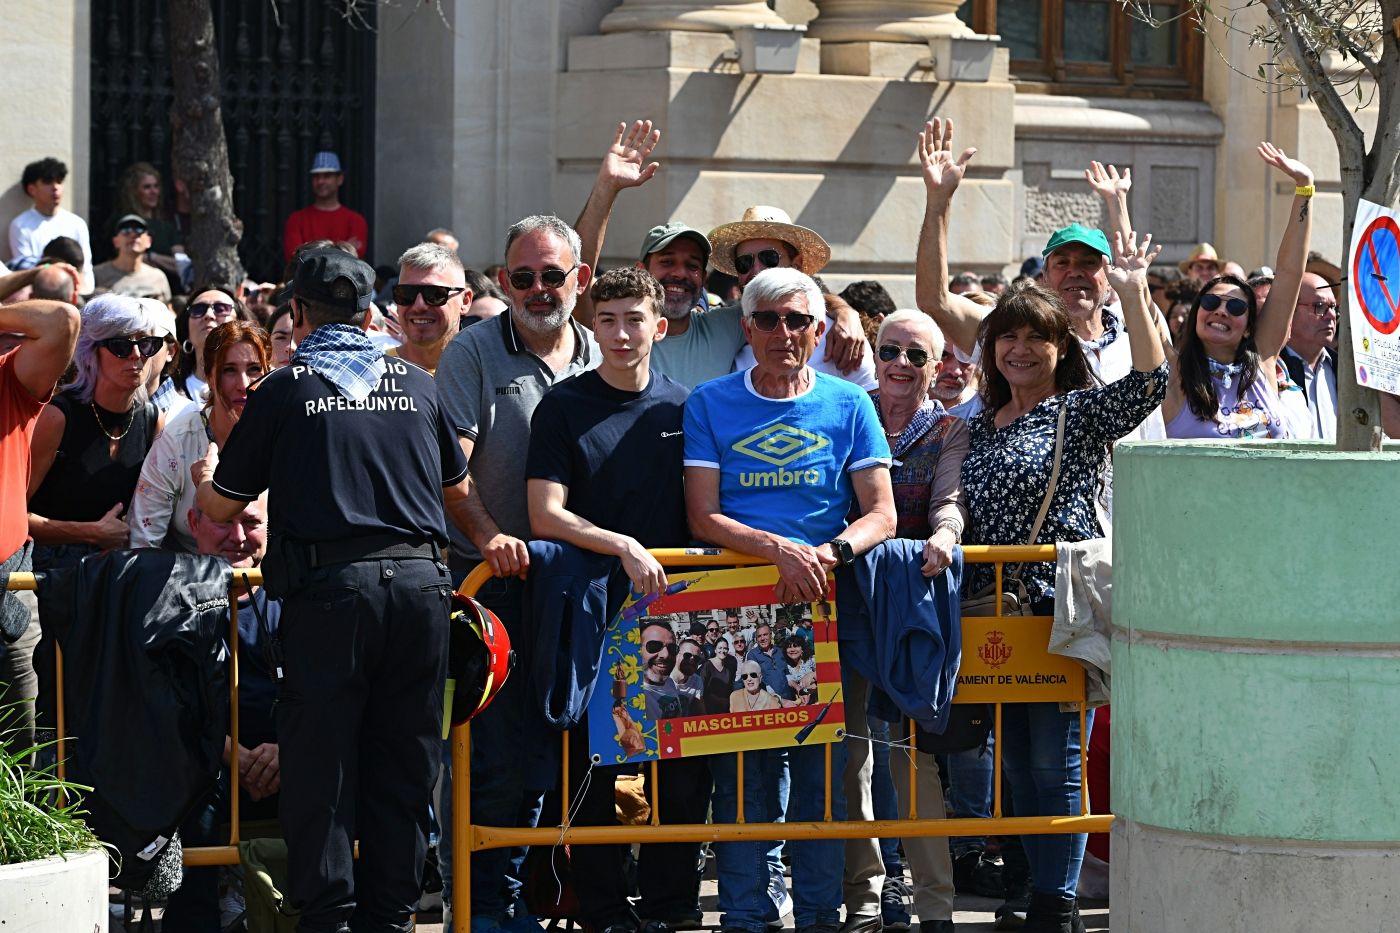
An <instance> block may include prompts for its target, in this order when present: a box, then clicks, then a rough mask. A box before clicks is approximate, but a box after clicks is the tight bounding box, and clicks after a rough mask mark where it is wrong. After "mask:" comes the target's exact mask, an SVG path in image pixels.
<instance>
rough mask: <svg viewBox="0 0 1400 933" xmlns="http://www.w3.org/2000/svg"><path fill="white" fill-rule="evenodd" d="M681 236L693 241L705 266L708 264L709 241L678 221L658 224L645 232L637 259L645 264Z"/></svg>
mask: <svg viewBox="0 0 1400 933" xmlns="http://www.w3.org/2000/svg"><path fill="white" fill-rule="evenodd" d="M679 236H683V237H686V238H687V239H690V240H693V241H695V244H696V245H697V246H699V247H700V253H701V255H702V256H704V261H705V264H706V265H709V263H710V241H709V239H708V238H707V237H706V236H705V234H703V233H701V232H700V231H699V230H696V229H695V228H694V227H688V226H686V225H685V224H683V223H681V222H680V221H678V220H676V221H672V222H671V223H669V224H658V225H657V226H655V227H652V228H651V229H650V230H648V231H647V235H646V237H645V238H644V239H643V240H642V255H641V256H640V257H638V258H640V259H641V260H642V262H646V260H647V257H648V256H650V255H651V254H652V253H654V252H656V251H657V250H661V249H665V248H666V246H667V245H668V244H669V243H670V242H671V241H672V240H674V239H675V238H676V237H679Z"/></svg>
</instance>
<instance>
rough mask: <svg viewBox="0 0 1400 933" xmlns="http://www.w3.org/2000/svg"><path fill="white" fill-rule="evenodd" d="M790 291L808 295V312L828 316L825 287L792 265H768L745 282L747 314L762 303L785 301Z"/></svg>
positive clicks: (744, 300) (818, 316)
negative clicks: (824, 295) (771, 266)
mask: <svg viewBox="0 0 1400 933" xmlns="http://www.w3.org/2000/svg"><path fill="white" fill-rule="evenodd" d="M789 295H805V296H806V297H807V313H808V314H810V315H812V316H813V317H815V318H816V319H817V320H821V319H823V318H824V317H826V299H824V298H822V290H821V289H820V288H818V287H817V283H816V282H814V281H813V280H812V277H811V276H810V275H807V274H806V273H805V272H802V271H800V270H798V269H795V268H793V267H791V266H788V267H786V268H777V269H764V270H763V271H762V272H760V273H759V274H758V275H756V276H754V277H753V279H752V280H751V281H750V282H749V284H747V285H745V286H744V293H743V295H742V296H740V298H739V303H740V304H741V305H743V308H744V317H752V316H753V313H754V312H755V311H757V310H758V306H759V305H761V304H770V303H772V302H775V301H782V300H783V299H784V298H787V297H788V296H789Z"/></svg>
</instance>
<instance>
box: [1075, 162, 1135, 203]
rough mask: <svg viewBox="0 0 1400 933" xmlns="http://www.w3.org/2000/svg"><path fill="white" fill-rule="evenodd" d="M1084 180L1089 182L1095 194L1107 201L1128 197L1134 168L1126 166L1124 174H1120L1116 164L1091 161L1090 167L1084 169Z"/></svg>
mask: <svg viewBox="0 0 1400 933" xmlns="http://www.w3.org/2000/svg"><path fill="white" fill-rule="evenodd" d="M1084 180H1085V181H1087V182H1088V183H1089V187H1090V188H1092V189H1093V190H1094V194H1097V195H1098V196H1099V197H1101V198H1103V199H1104V200H1105V201H1111V200H1113V199H1115V198H1118V197H1127V195H1128V192H1129V191H1130V190H1132V187H1133V170H1132V169H1130V168H1125V169H1123V174H1122V175H1119V174H1118V167H1117V166H1115V165H1104V164H1103V163H1102V162H1090V163H1089V167H1088V168H1086V169H1085V170H1084Z"/></svg>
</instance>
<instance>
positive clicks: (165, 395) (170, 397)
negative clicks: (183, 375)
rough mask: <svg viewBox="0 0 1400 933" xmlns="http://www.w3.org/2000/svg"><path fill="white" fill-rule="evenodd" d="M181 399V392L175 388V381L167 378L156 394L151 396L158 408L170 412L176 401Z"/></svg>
mask: <svg viewBox="0 0 1400 933" xmlns="http://www.w3.org/2000/svg"><path fill="white" fill-rule="evenodd" d="M179 397H180V393H179V391H178V390H177V389H176V388H175V380H174V379H171V378H170V377H169V376H166V377H165V379H164V380H162V381H161V384H160V385H159V386H158V387H157V388H156V392H155V394H154V395H152V396H151V401H153V402H155V403H156V407H157V408H159V409H160V410H161V411H169V410H170V406H171V405H174V404H175V400H176V399H178V398H179Z"/></svg>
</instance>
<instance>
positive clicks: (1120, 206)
mask: <svg viewBox="0 0 1400 933" xmlns="http://www.w3.org/2000/svg"><path fill="white" fill-rule="evenodd" d="M952 145H953V124H952V121H943V120H938V119H936V120H934V121H933V122H931V123H929V124H928V125H927V126H926V127H925V129H924V131H923V132H922V133H920V134H919V144H918V150H919V151H918V155H919V160H920V162H921V163H922V165H923V178H924V187H925V189H926V191H927V197H928V200H927V204H926V207H925V213H924V226H923V230H922V231H921V232H920V234H919V251H918V259H917V264H916V266H915V280H914V295H915V301H916V302H917V303H918V306H919V308H920V309H922V310H924V311H925V312H927V313H928V314H929V315H930V316H931V317H932V318H933V319H934V321H935V322H936V323H937V324H938V326H939V327H940V328H942V330H943V333H944V335H945V336H946V337H947V339H948V340H949V341H950V342H951V343H953V344H954V345H955V346H956V347H957V348H958V349H960V350H961V351H962V352H963V353H964V354H968V355H971V354H972V353H973V352H974V350H975V344H976V342H977V330H978V327H979V326H980V325H981V323H982V318H983V317H985V316H986V314H987V313H988V312H987V309H986V308H984V307H982V306H981V305H979V304H977V303H976V302H973V301H971V300H969V299H967V298H965V297H963V296H962V295H954V294H952V292H950V291H949V289H948V214H949V210H950V208H951V206H952V201H953V194H954V192H956V191H957V188H958V184H959V183H960V182H961V181H962V177H963V173H964V172H965V171H966V168H967V163H968V162H969V161H970V160H971V158H972V156H973V155H974V154H975V153H976V151H977V150H975V149H967V150H964V151H963V153H962V154H961V155H960V156H957V155H954V154H953V149H952ZM1095 165H1096V166H1097V163H1095ZM1087 174H1088V177H1089V180H1090V184H1091V186H1092V187H1093V188H1094V190H1095V192H1097V193H1098V194H1100V195H1101V196H1102V197H1104V199H1105V200H1106V201H1108V202H1109V217H1110V221H1111V224H1110V225H1111V226H1112V227H1113V229H1115V230H1121V229H1125V228H1126V225H1127V224H1128V218H1127V187H1126V186H1122V187H1115V186H1114V185H1112V184H1109V183H1108V181H1109V178H1108V176H1107V175H1106V174H1104V173H1103V171H1102V169H1101V168H1096V169H1091V170H1090V173H1087ZM1114 174H1115V175H1116V173H1114ZM1041 255H1042V256H1043V257H1044V258H1045V269H1044V271H1043V272H1042V273H1041V281H1042V284H1044V285H1045V287H1046V288H1048V289H1050V290H1051V291H1053V292H1055V293H1056V294H1058V295H1059V296H1060V299H1061V300H1062V301H1063V302H1064V304H1065V309H1066V310H1067V311H1068V312H1069V316H1070V318H1071V319H1072V320H1073V322H1074V330H1075V333H1076V335H1077V336H1078V337H1079V342H1080V345H1081V346H1083V348H1084V353H1085V356H1087V357H1088V359H1089V365H1090V366H1092V367H1093V368H1094V372H1095V373H1096V374H1097V375H1098V376H1099V378H1100V379H1102V380H1103V381H1104V382H1113V381H1115V380H1117V379H1120V378H1122V377H1123V376H1125V375H1127V374H1128V371H1129V370H1131V369H1132V365H1133V360H1132V353H1131V352H1130V350H1129V348H1128V332H1127V329H1126V328H1125V327H1124V326H1123V320H1122V316H1121V314H1120V313H1119V311H1118V309H1117V303H1116V301H1115V300H1114V296H1113V290H1112V289H1111V288H1110V287H1109V284H1108V265H1109V263H1110V261H1111V260H1112V258H1113V251H1112V250H1111V249H1110V248H1109V245H1108V237H1106V236H1105V235H1104V233H1103V231H1101V230H1098V229H1094V228H1091V227H1085V226H1084V225H1082V224H1078V223H1072V224H1070V225H1069V226H1068V227H1063V228H1061V229H1059V230H1056V231H1055V232H1054V233H1053V234H1051V236H1050V239H1049V241H1048V242H1047V243H1046V244H1045V249H1044V250H1043V251H1042V252H1041ZM1158 329H1159V331H1161V333H1162V340H1163V344H1164V345H1165V346H1168V347H1169V346H1171V338H1170V336H1169V335H1168V334H1167V331H1166V324H1165V322H1164V321H1162V320H1161V319H1160V318H1159V319H1158ZM1165 436H1166V432H1165V429H1164V426H1163V424H1162V412H1161V409H1158V410H1157V411H1154V412H1153V413H1152V414H1151V415H1149V416H1148V417H1147V420H1146V421H1144V422H1143V423H1142V424H1141V425H1139V426H1138V427H1137V428H1135V429H1134V430H1133V432H1132V433H1131V434H1129V435H1127V436H1126V437H1125V438H1124V440H1142V439H1160V438H1164V437H1165Z"/></svg>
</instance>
